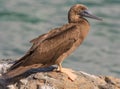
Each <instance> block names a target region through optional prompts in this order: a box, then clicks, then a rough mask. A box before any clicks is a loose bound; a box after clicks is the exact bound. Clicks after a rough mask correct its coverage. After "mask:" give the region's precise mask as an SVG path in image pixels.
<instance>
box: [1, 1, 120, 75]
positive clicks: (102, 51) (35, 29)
mask: <svg viewBox="0 0 120 89" xmlns="http://www.w3.org/2000/svg"><path fill="white" fill-rule="evenodd" d="M76 3H82V4H85V5H87V6H88V7H89V9H90V10H91V11H92V12H93V13H94V14H95V15H97V16H100V17H102V18H103V19H104V21H103V22H99V21H95V20H91V19H88V20H89V22H90V24H91V31H90V32H89V35H88V36H87V38H86V39H85V41H84V43H83V44H82V45H81V46H80V47H79V48H78V49H77V51H75V52H74V53H72V54H71V55H70V56H69V57H68V58H67V59H66V60H65V61H64V63H63V66H64V67H69V68H72V69H75V70H80V71H85V72H88V73H91V74H98V75H111V76H116V77H120V0H0V59H7V58H13V59H19V58H20V57H22V56H23V55H24V54H25V52H27V50H28V49H29V48H30V47H31V44H30V43H29V41H30V40H31V39H33V38H35V37H37V36H39V35H41V34H43V33H46V32H48V31H49V30H50V29H52V28H55V27H60V26H61V25H63V24H65V23H67V12H68V10H69V8H70V7H71V6H72V5H74V4H76Z"/></svg>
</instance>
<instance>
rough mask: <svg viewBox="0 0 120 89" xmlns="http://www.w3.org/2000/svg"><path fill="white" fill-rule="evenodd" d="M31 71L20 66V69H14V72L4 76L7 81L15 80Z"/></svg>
mask: <svg viewBox="0 0 120 89" xmlns="http://www.w3.org/2000/svg"><path fill="white" fill-rule="evenodd" d="M30 69H31V68H30V67H22V66H20V67H18V68H16V69H14V70H11V71H8V72H6V73H5V74H3V77H4V78H6V79H7V78H8V79H9V78H13V77H16V76H19V75H20V74H22V73H25V72H26V71H27V70H30Z"/></svg>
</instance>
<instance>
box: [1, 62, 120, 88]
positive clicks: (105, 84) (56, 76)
mask: <svg viewBox="0 0 120 89" xmlns="http://www.w3.org/2000/svg"><path fill="white" fill-rule="evenodd" d="M2 65H4V68H2ZM9 65H11V64H9ZM0 67H1V68H0V69H2V71H5V64H4V63H3V62H2V64H1V65H0ZM6 67H8V65H6ZM6 69H7V68H6ZM53 69H54V67H49V68H44V69H36V70H32V71H28V72H26V73H25V74H23V75H21V76H19V77H18V78H14V79H10V81H9V80H7V81H4V80H0V89H120V79H118V78H113V77H109V76H95V75H91V74H87V73H85V72H81V71H74V74H76V75H77V78H76V79H75V80H74V81H71V80H70V79H69V78H68V75H66V74H64V73H60V72H54V71H51V70H53ZM0 71H1V70H0ZM8 81H9V82H8ZM6 82H7V85H5V86H3V85H4V84H6Z"/></svg>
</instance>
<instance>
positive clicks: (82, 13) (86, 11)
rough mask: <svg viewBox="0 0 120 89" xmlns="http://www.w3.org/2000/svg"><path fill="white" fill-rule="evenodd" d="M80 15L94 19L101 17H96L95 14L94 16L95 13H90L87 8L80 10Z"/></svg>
mask: <svg viewBox="0 0 120 89" xmlns="http://www.w3.org/2000/svg"><path fill="white" fill-rule="evenodd" d="M80 15H81V16H83V17H88V18H92V19H96V20H100V21H102V18H100V17H97V16H95V15H92V13H91V12H89V11H88V10H84V11H82V12H81V13H80Z"/></svg>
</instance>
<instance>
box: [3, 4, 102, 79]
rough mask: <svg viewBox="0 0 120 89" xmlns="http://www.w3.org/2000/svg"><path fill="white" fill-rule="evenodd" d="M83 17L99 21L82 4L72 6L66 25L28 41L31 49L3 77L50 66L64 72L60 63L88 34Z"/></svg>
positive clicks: (86, 23)
mask: <svg viewBox="0 0 120 89" xmlns="http://www.w3.org/2000/svg"><path fill="white" fill-rule="evenodd" d="M85 17H88V18H92V19H96V20H101V18H99V17H96V16H94V15H92V14H91V13H89V11H88V8H87V7H86V6H84V5H82V4H76V5H74V6H72V7H71V8H70V10H69V12H68V23H67V24H65V25H63V26H62V27H59V28H55V29H52V30H51V31H49V32H48V33H46V34H43V35H41V36H39V37H37V38H35V39H33V40H32V41H30V42H31V43H32V44H33V45H32V47H31V48H30V49H29V51H28V52H27V53H26V54H25V55H24V56H23V57H22V58H20V59H19V60H17V61H16V62H15V63H14V64H13V65H12V66H11V67H10V68H9V70H8V71H7V73H5V74H4V76H6V77H8V78H12V77H15V76H18V75H20V74H23V73H24V72H26V71H27V70H30V69H34V68H43V67H48V66H51V65H58V69H59V71H61V72H64V71H63V68H62V66H61V63H62V62H63V60H64V59H65V58H66V57H67V56H69V55H70V53H72V52H73V51H74V50H75V49H76V48H77V47H78V46H79V45H80V44H81V43H82V42H83V40H84V39H85V37H86V36H87V34H88V32H89V29H90V25H89V23H88V21H87V20H86V19H85Z"/></svg>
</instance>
